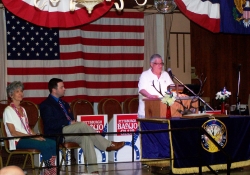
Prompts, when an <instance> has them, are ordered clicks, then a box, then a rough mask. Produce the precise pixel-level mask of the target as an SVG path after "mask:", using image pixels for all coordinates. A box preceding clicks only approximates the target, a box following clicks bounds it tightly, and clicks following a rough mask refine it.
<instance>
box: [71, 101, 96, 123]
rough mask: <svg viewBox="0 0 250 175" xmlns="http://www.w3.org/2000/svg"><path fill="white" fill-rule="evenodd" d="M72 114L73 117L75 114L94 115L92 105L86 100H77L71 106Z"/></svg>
mask: <svg viewBox="0 0 250 175" xmlns="http://www.w3.org/2000/svg"><path fill="white" fill-rule="evenodd" d="M73 115H74V118H75V119H77V118H76V116H77V115H94V108H93V105H92V104H91V103H90V102H89V101H88V100H83V99H80V100H77V101H76V102H75V103H74V106H73Z"/></svg>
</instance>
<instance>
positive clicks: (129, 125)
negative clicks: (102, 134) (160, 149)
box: [108, 114, 141, 162]
mask: <svg viewBox="0 0 250 175" xmlns="http://www.w3.org/2000/svg"><path fill="white" fill-rule="evenodd" d="M137 117H138V115H137V114H114V115H113V118H112V119H111V120H110V122H109V129H108V132H117V134H112V135H109V139H110V140H113V141H115V142H120V141H124V142H125V146H124V147H122V148H121V149H119V150H118V151H112V152H110V153H109V160H110V161H114V162H123V161H133V157H134V161H139V160H140V152H141V151H140V149H141V148H140V143H141V141H140V136H139V126H138V122H137ZM126 132H128V133H126ZM129 132H134V133H133V134H132V133H129ZM132 154H134V156H132Z"/></svg>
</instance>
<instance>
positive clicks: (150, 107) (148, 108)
mask: <svg viewBox="0 0 250 175" xmlns="http://www.w3.org/2000/svg"><path fill="white" fill-rule="evenodd" d="M177 99H180V100H182V103H183V105H184V106H186V107H189V105H190V102H191V100H192V99H193V97H192V96H184V97H177ZM143 101H144V103H145V118H166V112H167V105H166V104H164V103H162V102H161V99H160V98H155V99H148V98H145V99H143ZM198 101H199V100H197V101H196V102H195V103H193V104H192V106H193V107H195V108H196V109H197V110H196V113H198V107H199V103H198ZM177 109H180V110H183V107H182V105H180V104H179V103H177V102H174V104H173V105H172V106H170V110H171V115H172V117H181V116H182V114H180V113H179V112H178V111H177Z"/></svg>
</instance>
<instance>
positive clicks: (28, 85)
mask: <svg viewBox="0 0 250 175" xmlns="http://www.w3.org/2000/svg"><path fill="white" fill-rule="evenodd" d="M143 17H144V15H143V13H137V12H123V13H121V14H117V13H116V12H108V13H107V14H106V15H105V16H103V17H102V18H100V19H98V20H97V21H95V22H92V23H91V24H88V25H84V26H81V27H77V28H72V29H67V30H65V29H64V30H58V29H49V28H43V27H39V26H35V25H33V24H31V23H29V22H26V21H24V20H22V19H20V18H18V17H16V16H14V15H13V14H11V13H10V12H8V11H6V26H7V28H6V35H7V59H8V61H7V80H8V83H9V82H12V81H22V82H23V83H24V87H25V91H24V96H25V98H24V100H30V101H33V102H35V103H38V104H39V103H40V102H41V101H42V100H44V99H45V98H46V97H47V96H48V94H49V91H48V87H47V84H48V81H49V80H50V79H51V78H53V77H57V78H61V79H63V80H64V85H65V88H66V96H65V97H64V100H66V101H68V102H70V101H72V100H73V99H75V98H84V99H87V100H89V101H91V102H98V101H99V100H100V99H102V98H105V97H106V98H115V99H117V100H119V101H123V100H125V99H126V98H128V97H133V96H135V97H136V96H137V94H138V92H137V86H138V79H139V76H140V74H141V72H142V70H143V60H144V22H143V21H144V20H143Z"/></svg>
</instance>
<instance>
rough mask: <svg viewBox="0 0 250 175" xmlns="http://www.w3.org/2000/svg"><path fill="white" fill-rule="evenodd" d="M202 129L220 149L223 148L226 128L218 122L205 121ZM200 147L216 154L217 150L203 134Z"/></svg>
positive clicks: (225, 142) (225, 139) (212, 120)
mask: <svg viewBox="0 0 250 175" xmlns="http://www.w3.org/2000/svg"><path fill="white" fill-rule="evenodd" d="M202 128H204V129H205V130H206V131H207V133H209V134H210V135H211V136H212V138H213V139H214V140H215V141H216V142H217V143H218V144H219V145H220V146H221V147H222V148H224V147H225V146H226V144H227V128H226V126H225V125H224V123H222V122H221V121H220V120H217V119H211V120H208V121H206V122H205V123H204V124H203V125H202ZM201 140H202V147H203V148H204V149H205V150H206V151H208V152H210V153H215V152H218V151H219V149H218V148H217V146H215V144H214V143H213V142H212V141H211V140H210V139H209V138H208V137H207V136H206V135H205V134H204V135H202V136H201Z"/></svg>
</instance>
